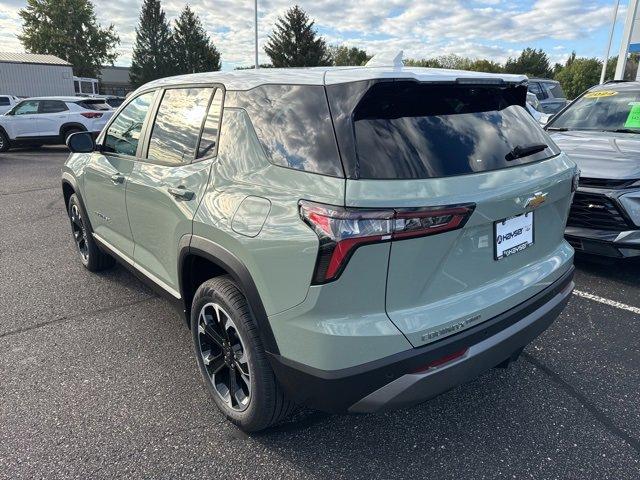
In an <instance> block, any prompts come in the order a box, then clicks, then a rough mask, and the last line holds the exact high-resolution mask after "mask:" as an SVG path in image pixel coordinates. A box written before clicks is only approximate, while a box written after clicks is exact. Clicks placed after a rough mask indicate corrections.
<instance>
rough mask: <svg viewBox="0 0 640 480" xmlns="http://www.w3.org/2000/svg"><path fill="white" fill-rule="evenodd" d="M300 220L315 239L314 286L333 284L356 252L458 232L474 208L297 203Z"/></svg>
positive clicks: (461, 206) (470, 206)
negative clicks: (366, 247)
mask: <svg viewBox="0 0 640 480" xmlns="http://www.w3.org/2000/svg"><path fill="white" fill-rule="evenodd" d="M299 205H300V216H301V217H302V220H304V222H305V223H307V225H309V226H310V227H311V228H312V229H313V231H314V232H315V233H316V234H317V235H318V238H319V239H320V248H319V251H318V260H317V262H316V269H315V272H314V275H313V283H314V284H322V283H327V282H330V281H332V280H335V279H336V278H338V277H339V276H340V274H341V273H342V271H343V270H344V267H345V265H346V264H347V262H348V261H349V258H350V257H351V255H352V254H353V252H354V251H355V250H356V248H358V247H360V246H362V245H366V244H371V243H380V242H386V241H390V240H403V239H407V238H415V237H424V236H427V235H434V234H437V233H442V232H448V231H451V230H456V229H458V228H462V227H463V226H464V224H465V222H466V221H467V220H468V219H469V217H470V216H471V213H472V212H473V209H474V208H475V205H473V204H464V205H456V206H444V207H425V208H409V209H381V210H377V209H368V208H344V207H336V206H332V205H324V204H320V203H314V202H309V201H306V200H301V201H300V203H299Z"/></svg>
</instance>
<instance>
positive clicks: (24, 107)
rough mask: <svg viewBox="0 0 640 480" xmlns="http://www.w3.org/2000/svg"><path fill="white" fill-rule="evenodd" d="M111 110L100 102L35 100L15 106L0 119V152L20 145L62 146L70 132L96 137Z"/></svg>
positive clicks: (38, 98)
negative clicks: (88, 133) (84, 133)
mask: <svg viewBox="0 0 640 480" xmlns="http://www.w3.org/2000/svg"><path fill="white" fill-rule="evenodd" d="M112 114H113V109H112V108H111V107H110V106H109V105H107V104H106V103H104V100H100V99H92V98H78V97H37V98H28V99H26V100H22V101H20V102H19V103H17V104H16V105H15V106H14V107H13V108H11V110H9V111H8V112H7V113H5V114H4V115H2V116H0V152H5V151H7V150H9V148H11V147H17V146H21V145H32V146H33V145H36V146H37V145H43V144H63V143H65V141H66V139H67V138H68V137H69V135H71V134H72V133H76V132H83V131H86V132H90V133H91V134H93V135H97V134H98V133H100V130H102V127H104V125H105V123H106V122H107V120H109V118H111V115H112Z"/></svg>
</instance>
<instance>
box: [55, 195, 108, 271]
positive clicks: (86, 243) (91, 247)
mask: <svg viewBox="0 0 640 480" xmlns="http://www.w3.org/2000/svg"><path fill="white" fill-rule="evenodd" d="M67 213H68V214H69V220H70V222H71V233H72V234H73V241H74V242H75V244H76V249H77V251H78V254H79V255H80V261H81V262H82V264H83V265H84V266H85V268H86V269H87V270H89V271H90V272H99V271H100V270H105V269H107V268H110V267H112V266H113V264H114V263H115V261H114V259H113V257H111V256H109V255H107V254H106V253H104V252H103V251H102V250H100V248H99V247H98V245H97V244H96V241H95V240H94V239H93V235H92V234H91V230H90V229H89V228H88V225H89V223H88V221H87V220H86V218H87V217H86V213H85V211H84V208H82V204H81V203H80V200H79V199H78V196H77V195H76V194H75V193H74V194H73V195H71V198H69V207H68V210H67Z"/></svg>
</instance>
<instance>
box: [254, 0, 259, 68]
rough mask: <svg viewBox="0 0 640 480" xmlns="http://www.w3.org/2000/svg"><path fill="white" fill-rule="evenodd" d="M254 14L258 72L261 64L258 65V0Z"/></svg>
mask: <svg viewBox="0 0 640 480" xmlns="http://www.w3.org/2000/svg"><path fill="white" fill-rule="evenodd" d="M253 13H254V17H253V24H254V30H255V32H254V33H255V50H256V52H255V54H256V58H255V60H256V70H257V69H258V68H259V64H258V0H254V9H253Z"/></svg>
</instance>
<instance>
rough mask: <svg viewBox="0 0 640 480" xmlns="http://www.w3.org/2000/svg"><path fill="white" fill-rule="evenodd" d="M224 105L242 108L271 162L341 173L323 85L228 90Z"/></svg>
mask: <svg viewBox="0 0 640 480" xmlns="http://www.w3.org/2000/svg"><path fill="white" fill-rule="evenodd" d="M225 105H226V106H228V107H239V108H243V109H244V110H245V111H246V112H247V113H248V114H249V118H250V119H251V123H252V124H253V128H254V129H255V131H256V134H257V136H258V139H259V140H260V143H261V145H262V147H263V149H264V151H265V154H266V156H267V158H268V159H269V161H270V162H271V163H273V164H275V165H279V166H282V167H287V168H293V169H296V170H303V171H306V172H312V173H319V174H322V175H330V176H333V177H342V176H344V172H343V170H342V164H341V162H340V156H339V153H338V147H337V144H336V139H335V134H334V131H333V127H332V124H331V113H330V111H329V105H328V103H327V97H326V94H325V90H324V87H323V86H319V85H265V86H262V87H258V88H254V89H251V90H248V91H242V92H238V91H229V92H227V96H226V100H225Z"/></svg>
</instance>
